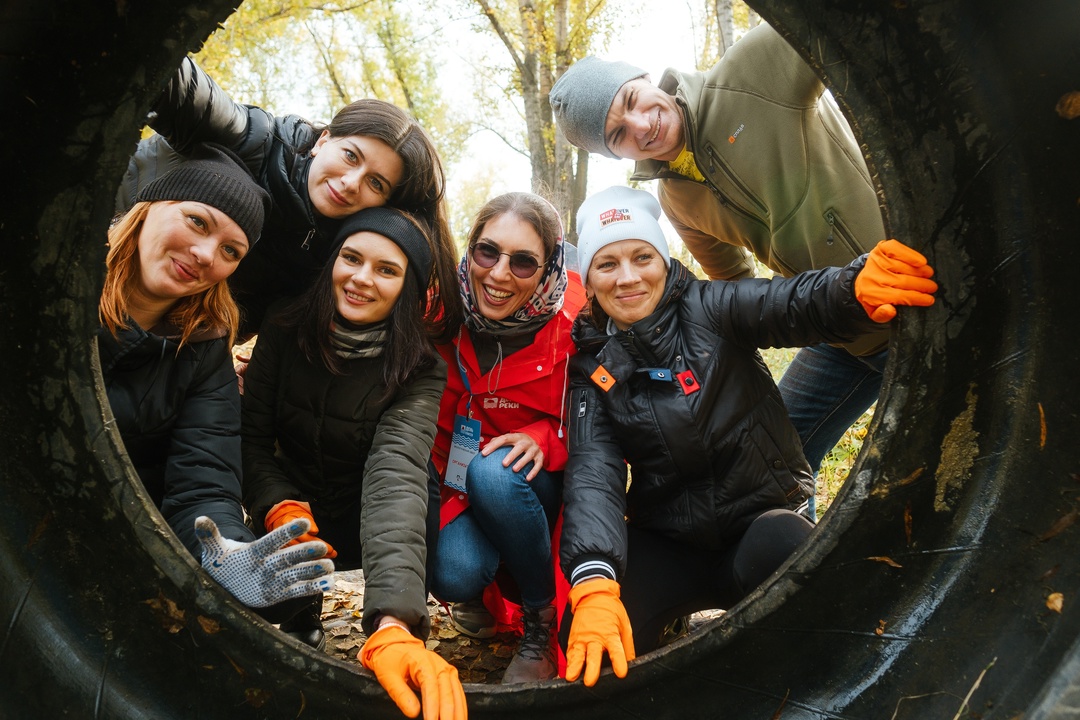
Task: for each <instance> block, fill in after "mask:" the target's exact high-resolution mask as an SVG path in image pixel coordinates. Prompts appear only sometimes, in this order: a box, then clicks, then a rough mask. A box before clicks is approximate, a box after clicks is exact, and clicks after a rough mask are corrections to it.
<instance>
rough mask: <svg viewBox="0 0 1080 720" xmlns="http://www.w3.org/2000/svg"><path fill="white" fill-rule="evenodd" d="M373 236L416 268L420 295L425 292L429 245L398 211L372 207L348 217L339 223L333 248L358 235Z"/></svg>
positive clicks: (429, 272)
mask: <svg viewBox="0 0 1080 720" xmlns="http://www.w3.org/2000/svg"><path fill="white" fill-rule="evenodd" d="M365 231H366V232H373V233H376V234H378V235H382V236H383V237H384V238H386V239H387V240H390V241H391V242H393V243H394V244H395V245H397V246H398V247H399V248H401V251H402V252H403V253H405V257H407V258H408V259H409V264H410V265H412V266H413V267H414V268H416V281H417V282H418V283H419V284H420V291H421V292H424V291H426V290H427V282H428V276H429V275H430V274H431V245H430V244H429V243H428V238H427V236H426V235H425V234H424V232H423V231H422V230H421V229H420V228H419V227H417V226H416V223H414V222H413V221H412V219H411V218H410V217H409V216H408V215H406V214H405V213H404V212H402V211H401V210H395V209H393V208H388V207H373V208H367V209H365V210H361V211H360V212H358V213H356V214H355V215H350V216H349V217H347V218H345V219H344V220H343V221H342V222H341V227H339V228H338V231H337V236H336V237H335V238H334V247H335V248H336V247H340V246H341V244H342V243H343V242H345V240H346V239H347V238H348V237H349V236H350V235H355V234H356V233H358V232H365Z"/></svg>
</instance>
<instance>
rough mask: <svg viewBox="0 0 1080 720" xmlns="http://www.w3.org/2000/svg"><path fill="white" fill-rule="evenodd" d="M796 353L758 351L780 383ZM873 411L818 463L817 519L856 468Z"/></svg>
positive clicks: (791, 351)
mask: <svg viewBox="0 0 1080 720" xmlns="http://www.w3.org/2000/svg"><path fill="white" fill-rule="evenodd" d="M796 352H798V349H797V348H769V349H766V350H762V351H761V356H762V358H764V360H765V364H766V365H768V366H769V370H770V371H772V374H773V379H775V380H776V381H777V382H779V380H780V376H781V375H783V374H784V370H786V369H787V366H788V365H789V364H790V363H791V359H792V358H793V357H795V353H796ZM874 407H876V406H875V405H871V406H870V408H869V409H868V410H867V411H866V412H864V413H863V414H862V417H860V418H859V419H858V420H857V421H855V424H854V425H852V426H851V427H849V428H848V429H847V432H845V433H844V435H843V437H841V438H840V442H839V443H837V444H836V447H834V448H833V449H832V450H830V451H829V452H828V453H827V454H826V455H825V457H824V459H822V461H821V468H820V469H819V470H818V476H817V498H816V501H817V516H818V517H819V518H820V517H821V516H822V515H823V514H824V513H825V510H826V509H827V508H828V507H829V505H830V504H831V503H832V501H833V500H834V499H835V498H836V493H838V492H839V491H840V487H841V486H842V485H843V484H844V481H845V480H847V476H848V473H849V472H850V471H851V466H852V465H854V464H855V458H857V457H858V456H859V450H861V449H862V444H863V439H864V438H865V437H866V431H867V429H868V428H869V427H870V421H871V420H872V419H873V417H874Z"/></svg>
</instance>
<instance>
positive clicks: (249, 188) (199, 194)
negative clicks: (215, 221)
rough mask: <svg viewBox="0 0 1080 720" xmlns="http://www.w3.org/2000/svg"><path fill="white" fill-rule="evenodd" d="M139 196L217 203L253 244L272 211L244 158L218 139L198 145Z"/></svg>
mask: <svg viewBox="0 0 1080 720" xmlns="http://www.w3.org/2000/svg"><path fill="white" fill-rule="evenodd" d="M135 200H136V201H137V202H143V201H146V202H156V201H159V200H180V201H193V202H201V203H205V204H207V205H210V206H212V207H216V208H217V209H218V210H220V211H221V212H223V213H225V214H226V215H228V216H229V217H230V218H232V220H233V222H235V223H236V224H237V225H239V226H240V229H241V230H243V231H244V235H246V236H247V239H248V244H249V245H254V244H255V243H256V242H257V241H258V239H259V236H260V235H261V234H262V226H263V221H264V220H265V218H266V213H267V212H269V211H270V195H269V194H268V193H267V192H266V190H263V189H262V187H261V186H260V185H259V184H258V183H257V182H255V180H254V179H253V178H252V177H251V172H250V171H249V170H248V169H247V166H246V165H244V163H243V161H242V160H240V158H239V157H237V156H236V154H235V153H233V152H232V151H231V150H229V149H228V148H226V147H223V146H221V145H217V144H215V143H202V144H199V145H196V146H194V147H193V148H192V150H191V152H190V153H188V154H187V155H186V156H185V159H184V161H183V162H181V163H180V164H179V165H177V166H176V167H175V168H173V169H172V170H170V171H169V172H167V173H166V174H164V175H162V176H161V177H159V178H157V179H155V180H154V181H153V182H151V183H150V184H149V185H147V186H146V187H144V188H143V189H142V190H140V191H139V194H138V196H137V197H136V198H135Z"/></svg>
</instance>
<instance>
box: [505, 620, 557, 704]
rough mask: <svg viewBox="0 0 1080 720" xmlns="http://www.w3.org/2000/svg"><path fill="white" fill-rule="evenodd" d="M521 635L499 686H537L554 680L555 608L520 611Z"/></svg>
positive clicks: (555, 666)
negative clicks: (541, 682)
mask: <svg viewBox="0 0 1080 720" xmlns="http://www.w3.org/2000/svg"><path fill="white" fill-rule="evenodd" d="M521 620H522V623H523V624H524V625H525V634H524V635H522V636H521V643H520V644H519V645H518V649H517V652H516V653H514V657H513V658H512V659H511V660H510V665H508V666H507V668H506V672H504V673H503V677H502V684H503V685H509V684H511V683H525V682H537V681H538V680H550V679H551V678H553V677H556V676H558V674H559V666H558V664H557V662H556V660H555V606H554V605H548V606H547V607H542V608H537V609H533V608H522V609H521Z"/></svg>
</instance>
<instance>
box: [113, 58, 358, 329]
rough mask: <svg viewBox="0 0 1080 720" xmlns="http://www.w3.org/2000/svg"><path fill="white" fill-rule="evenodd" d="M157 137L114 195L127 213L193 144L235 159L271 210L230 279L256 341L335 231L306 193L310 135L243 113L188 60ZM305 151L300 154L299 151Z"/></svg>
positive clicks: (164, 105) (160, 110) (292, 122)
mask: <svg viewBox="0 0 1080 720" xmlns="http://www.w3.org/2000/svg"><path fill="white" fill-rule="evenodd" d="M150 127H152V128H153V129H154V130H155V131H156V132H157V133H159V134H157V135H153V136H151V137H149V138H147V139H145V140H142V141H140V142H139V144H138V147H137V148H136V149H135V153H134V155H132V157H131V159H130V160H129V162H128V169H127V172H126V173H125V175H124V179H123V180H122V181H121V184H120V188H119V190H118V191H117V194H116V210H117V211H118V212H126V211H127V210H128V209H129V208H131V206H132V205H134V204H135V197H136V196H137V195H138V192H139V190H140V189H141V188H142V187H145V186H146V185H147V184H148V183H150V182H151V181H153V180H154V179H155V178H157V177H160V176H161V175H163V174H165V173H166V172H168V171H169V170H171V169H172V168H173V167H175V166H176V164H178V163H179V162H180V161H181V160H183V157H182V154H183V153H185V152H188V151H190V150H191V147H192V146H193V145H194V144H196V143H198V142H216V143H220V144H222V145H224V146H226V147H228V148H230V149H232V150H233V151H234V152H236V154H237V155H239V156H240V158H241V159H242V160H243V161H244V163H245V164H246V165H247V166H248V169H249V170H251V174H252V175H253V176H254V177H255V179H256V181H257V182H258V183H259V184H260V185H261V186H262V187H263V188H264V189H266V191H267V192H269V193H270V197H271V199H272V201H273V206H272V208H271V210H270V213H269V215H268V216H267V218H266V222H265V223H264V224H263V234H262V237H261V239H260V240H259V241H258V243H257V244H255V246H254V247H252V249H251V251H250V252H249V253H248V254H247V255H246V256H245V257H244V262H242V263H240V265H239V266H238V267H237V270H236V272H235V273H233V275H232V276H231V277H230V278H229V287H230V288H231V289H232V291H233V295H234V296H235V298H236V301H237V304H239V305H240V309H241V311H242V314H243V317H242V321H241V326H240V334H241V336H246V335H250V334H251V333H254V332H255V331H256V330H257V329H258V327H259V325H260V323H261V322H262V318H263V316H264V315H265V313H266V308H267V307H268V306H269V305H270V303H271V302H273V301H274V300H275V299H277V298H280V297H286V296H290V295H299V294H300V293H301V292H303V291H304V290H305V289H306V288H307V287H308V285H310V283H311V282H312V281H313V280H314V278H315V275H316V274H317V273H318V270H319V269H320V268H321V267H322V266H323V264H324V263H325V262H326V260H327V258H328V257H329V253H330V249H331V248H330V242H331V240H332V239H333V237H334V235H335V233H336V232H337V227H338V225H339V224H340V223H339V221H337V220H328V219H326V218H322V217H320V216H318V215H316V213H315V210H314V208H313V206H312V204H311V199H310V197H309V195H308V190H307V178H308V168H309V166H310V164H311V155H310V154H308V153H307V151H306V149H307V148H309V147H310V146H311V145H312V143H314V141H315V139H316V133H315V129H314V128H313V127H312V125H311V124H310V123H308V122H307V121H306V120H304V119H303V118H301V117H299V116H297V115H286V116H283V117H275V116H273V115H271V114H270V113H268V112H267V111H266V110H263V109H262V108H258V107H254V106H251V105H240V104H239V103H237V102H235V101H234V100H233V99H232V98H230V97H229V96H228V95H227V94H226V93H225V91H224V90H222V89H221V87H220V86H218V84H217V83H215V82H214V80H213V79H212V78H211V77H210V76H209V75H207V74H206V73H205V72H204V71H203V70H202V69H201V68H200V67H199V66H198V65H196V64H195V63H194V62H193V61H192V60H190V59H185V60H184V61H183V62H182V63H181V64H180V69H179V70H177V72H176V75H175V76H174V77H173V79H172V80H171V81H169V84H168V86H167V87H166V88H165V91H164V92H163V93H162V95H161V97H160V98H159V100H158V101H157V103H156V104H155V106H154V108H153V110H152V112H151V115H150ZM300 148H304V149H305V152H303V153H302V154H301V153H298V152H297V150H298V149H300Z"/></svg>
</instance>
